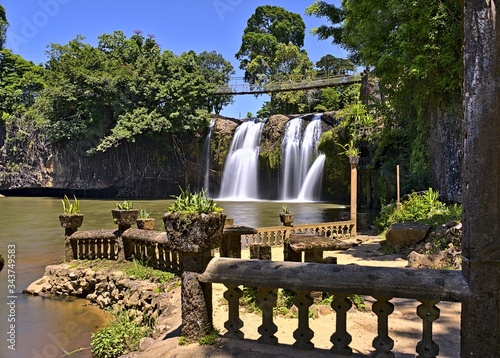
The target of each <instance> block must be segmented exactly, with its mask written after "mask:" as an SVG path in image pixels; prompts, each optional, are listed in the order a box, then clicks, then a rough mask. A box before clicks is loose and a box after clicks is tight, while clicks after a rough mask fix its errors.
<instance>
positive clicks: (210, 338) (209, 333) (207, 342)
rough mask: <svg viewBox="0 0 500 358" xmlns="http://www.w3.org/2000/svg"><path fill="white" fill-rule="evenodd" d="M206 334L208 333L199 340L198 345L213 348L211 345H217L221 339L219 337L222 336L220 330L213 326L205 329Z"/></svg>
mask: <svg viewBox="0 0 500 358" xmlns="http://www.w3.org/2000/svg"><path fill="white" fill-rule="evenodd" d="M205 333H206V335H205V336H203V337H200V338H199V339H198V344H199V345H200V346H211V345H214V344H215V343H217V339H219V335H220V332H219V330H218V329H216V328H215V327H213V326H212V325H208V326H207V327H205ZM179 344H180V343H179Z"/></svg>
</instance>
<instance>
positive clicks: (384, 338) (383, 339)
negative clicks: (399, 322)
mask: <svg viewBox="0 0 500 358" xmlns="http://www.w3.org/2000/svg"><path fill="white" fill-rule="evenodd" d="M374 298H375V299H376V300H377V302H375V303H374V304H373V306H372V311H373V313H375V314H376V315H377V319H378V328H377V333H378V336H377V337H375V339H374V340H373V343H372V345H373V348H375V353H374V354H373V357H376V358H394V353H392V352H391V350H392V348H394V341H393V340H392V339H391V337H389V315H390V314H391V313H392V312H394V305H393V304H392V303H391V302H389V301H390V300H391V299H392V297H385V296H382V297H374Z"/></svg>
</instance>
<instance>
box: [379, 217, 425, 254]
mask: <svg viewBox="0 0 500 358" xmlns="http://www.w3.org/2000/svg"><path fill="white" fill-rule="evenodd" d="M430 229H431V226H430V225H427V224H420V223H396V224H392V225H391V227H390V228H389V230H388V231H387V233H386V234H385V239H386V241H387V244H389V245H390V246H392V247H394V248H396V249H400V248H401V247H403V246H410V245H415V244H418V243H419V242H421V241H423V240H425V238H426V237H427V234H428V233H429V231H430Z"/></svg>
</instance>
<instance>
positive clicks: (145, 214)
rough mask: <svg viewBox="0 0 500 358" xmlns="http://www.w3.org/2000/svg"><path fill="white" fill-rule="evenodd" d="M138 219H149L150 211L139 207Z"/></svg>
mask: <svg viewBox="0 0 500 358" xmlns="http://www.w3.org/2000/svg"><path fill="white" fill-rule="evenodd" d="M138 217H139V219H149V218H151V212H149V211H147V210H146V209H141V210H139V216H138Z"/></svg>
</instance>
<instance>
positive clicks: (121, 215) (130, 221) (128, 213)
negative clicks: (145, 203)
mask: <svg viewBox="0 0 500 358" xmlns="http://www.w3.org/2000/svg"><path fill="white" fill-rule="evenodd" d="M111 214H112V215H113V221H114V223H115V224H118V225H120V226H129V227H130V226H132V225H134V224H135V223H136V222H137V217H138V216H139V210H118V209H113V210H111Z"/></svg>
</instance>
